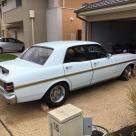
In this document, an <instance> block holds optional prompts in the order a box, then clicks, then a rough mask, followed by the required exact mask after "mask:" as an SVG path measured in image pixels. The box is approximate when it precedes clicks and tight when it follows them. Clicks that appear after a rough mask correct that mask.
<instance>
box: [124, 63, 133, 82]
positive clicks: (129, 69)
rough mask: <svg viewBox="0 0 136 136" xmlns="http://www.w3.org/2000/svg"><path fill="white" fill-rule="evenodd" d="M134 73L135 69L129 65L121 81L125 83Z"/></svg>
mask: <svg viewBox="0 0 136 136" xmlns="http://www.w3.org/2000/svg"><path fill="white" fill-rule="evenodd" d="M132 73H133V68H132V66H130V65H129V66H127V67H126V68H125V70H124V71H123V73H122V75H121V79H122V80H124V81H128V80H129V79H130V78H131V77H132Z"/></svg>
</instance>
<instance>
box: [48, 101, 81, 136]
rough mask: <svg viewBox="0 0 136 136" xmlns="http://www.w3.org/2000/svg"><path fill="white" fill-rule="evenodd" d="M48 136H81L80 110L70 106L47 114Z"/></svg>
mask: <svg viewBox="0 0 136 136" xmlns="http://www.w3.org/2000/svg"><path fill="white" fill-rule="evenodd" d="M48 117H49V136H83V116H82V110H81V109H79V108H77V107H75V106H73V105H71V104H68V105H65V106H62V107H60V108H58V109H56V110H53V111H51V112H49V116H48Z"/></svg>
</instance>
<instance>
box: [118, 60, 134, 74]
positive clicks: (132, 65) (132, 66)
mask: <svg viewBox="0 0 136 136" xmlns="http://www.w3.org/2000/svg"><path fill="white" fill-rule="evenodd" d="M128 66H131V68H132V69H134V68H135V64H134V63H133V62H131V63H128V64H127V65H126V66H125V68H124V69H123V70H122V72H121V75H122V74H123V72H124V70H125V69H126V68H127V67H128ZM121 75H120V76H121Z"/></svg>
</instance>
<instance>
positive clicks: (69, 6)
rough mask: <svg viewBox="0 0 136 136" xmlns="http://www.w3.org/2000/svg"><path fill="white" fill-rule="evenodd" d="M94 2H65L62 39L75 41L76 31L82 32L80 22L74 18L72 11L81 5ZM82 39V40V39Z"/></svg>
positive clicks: (67, 0) (70, 0)
mask: <svg viewBox="0 0 136 136" xmlns="http://www.w3.org/2000/svg"><path fill="white" fill-rule="evenodd" d="M88 2H95V0H74V1H73V0H65V1H64V5H65V8H63V13H62V14H63V19H62V20H63V23H62V24H63V39H64V40H76V39H77V31H78V30H82V27H83V26H82V21H81V20H80V19H78V18H77V17H76V14H75V13H74V10H75V9H76V8H79V7H81V4H82V3H88ZM82 39H84V38H82Z"/></svg>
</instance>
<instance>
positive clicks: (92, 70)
mask: <svg viewBox="0 0 136 136" xmlns="http://www.w3.org/2000/svg"><path fill="white" fill-rule="evenodd" d="M93 44H97V45H99V44H98V43H96V42H84V41H82V42H81V41H71V42H70V41H69V42H68V41H67V42H49V43H41V44H37V45H34V46H40V47H47V48H52V49H54V51H53V53H52V54H51V56H50V57H49V58H48V60H47V61H46V63H45V64H44V65H39V64H35V63H32V62H28V61H25V60H22V59H20V58H19V57H18V58H17V59H15V60H12V61H7V62H2V63H0V66H2V67H4V68H6V69H8V70H9V74H2V72H0V80H1V81H3V82H6V83H9V82H13V83H14V92H13V93H7V92H5V90H4V88H2V87H1V86H0V90H2V91H0V92H1V94H2V95H3V96H4V97H5V99H7V100H8V101H9V102H10V103H21V102H28V101H34V100H38V99H41V98H42V97H43V96H44V95H45V94H46V92H47V91H48V90H49V88H50V87H52V86H53V85H54V84H56V83H58V82H61V81H65V82H67V84H68V85H69V89H70V90H71V91H72V90H75V89H77V88H81V87H83V86H88V85H91V84H95V83H97V82H101V81H103V80H107V79H110V78H113V77H118V76H120V75H121V73H122V72H123V70H124V69H125V68H126V67H127V66H128V65H129V64H134V65H135V64H136V54H129V53H126V54H119V55H112V56H110V57H105V58H101V59H97V60H88V61H83V62H71V63H64V58H65V54H66V51H67V49H68V48H70V47H74V46H80V45H84V46H85V45H93ZM115 64H116V65H115ZM13 96H15V97H14V99H15V98H16V101H14V102H11V101H13V100H12V99H13Z"/></svg>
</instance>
